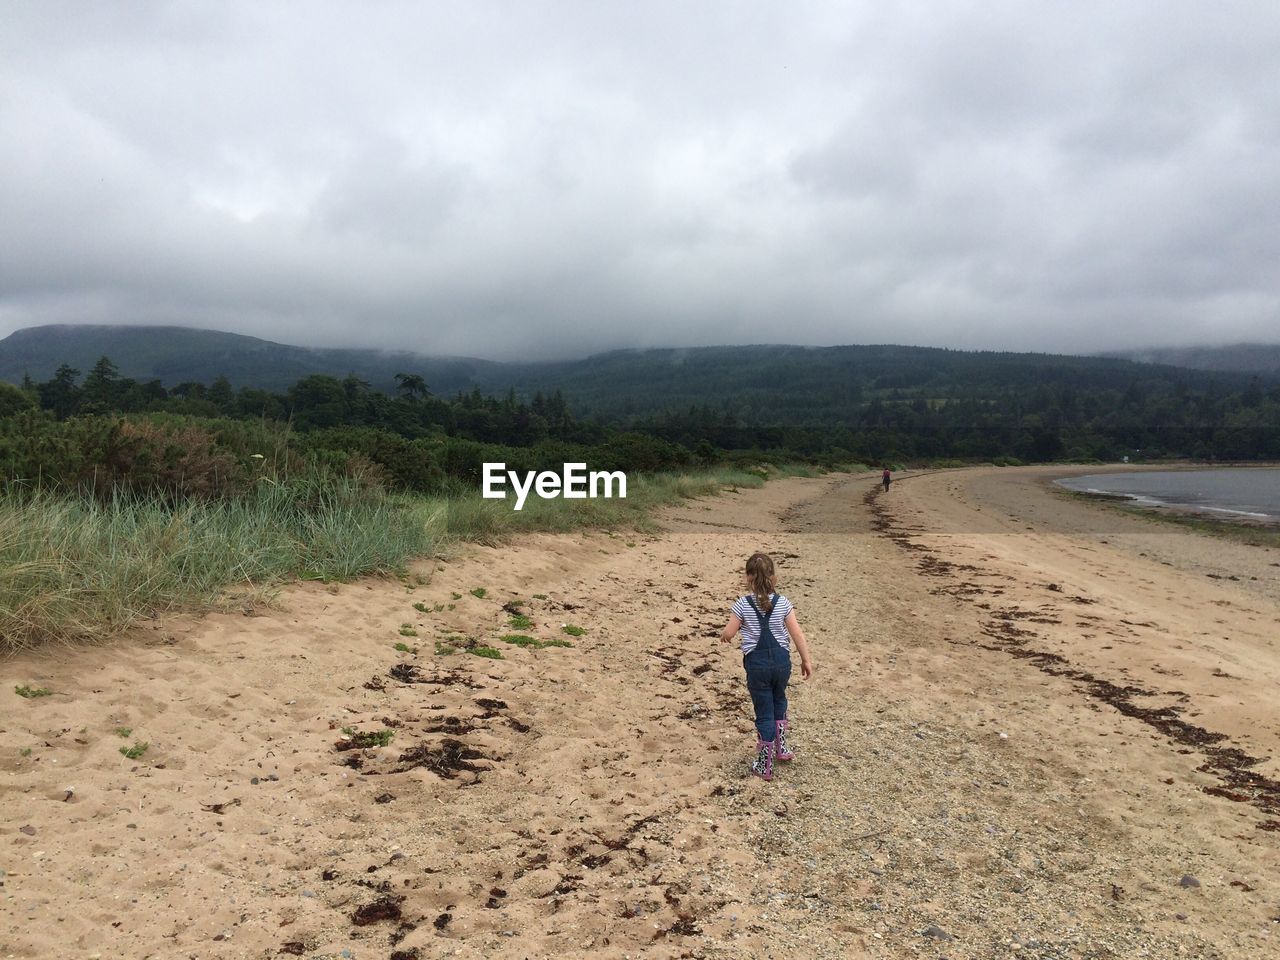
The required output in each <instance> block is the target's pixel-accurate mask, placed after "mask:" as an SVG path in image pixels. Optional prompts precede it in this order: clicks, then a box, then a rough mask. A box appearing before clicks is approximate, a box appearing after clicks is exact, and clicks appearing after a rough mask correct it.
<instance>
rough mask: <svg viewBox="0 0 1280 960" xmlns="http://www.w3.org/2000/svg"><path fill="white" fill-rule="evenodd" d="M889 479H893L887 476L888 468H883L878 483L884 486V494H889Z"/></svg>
mask: <svg viewBox="0 0 1280 960" xmlns="http://www.w3.org/2000/svg"><path fill="white" fill-rule="evenodd" d="M891 479H893V478H892V477H891V476H890V474H889V468H888V467H885V468H884V473H883V474H881V476H880V482H881V483H883V484H884V492H885V493H888V492H889V481H890V480H891Z"/></svg>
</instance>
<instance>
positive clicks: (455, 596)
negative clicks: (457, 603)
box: [449, 590, 462, 600]
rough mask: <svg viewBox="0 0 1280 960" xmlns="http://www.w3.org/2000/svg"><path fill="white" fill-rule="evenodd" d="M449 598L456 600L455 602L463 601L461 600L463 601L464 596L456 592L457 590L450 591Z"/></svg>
mask: <svg viewBox="0 0 1280 960" xmlns="http://www.w3.org/2000/svg"><path fill="white" fill-rule="evenodd" d="M449 596H450V597H451V598H452V599H454V600H461V599H462V594H460V593H458V591H456V590H450V591H449Z"/></svg>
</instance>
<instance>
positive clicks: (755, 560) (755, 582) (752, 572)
mask: <svg viewBox="0 0 1280 960" xmlns="http://www.w3.org/2000/svg"><path fill="white" fill-rule="evenodd" d="M747 578H748V579H749V580H750V581H751V592H752V593H754V594H755V597H756V605H757V606H758V607H759V608H760V612H761V613H763V614H764V615H765V616H766V617H767V616H768V615H769V614H770V613H771V612H772V611H773V581H774V579H775V577H774V573H773V560H772V558H770V556H769V555H768V554H767V553H753V554H752V555H751V557H750V558H749V559H748V560H747Z"/></svg>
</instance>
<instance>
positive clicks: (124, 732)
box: [116, 727, 133, 740]
mask: <svg viewBox="0 0 1280 960" xmlns="http://www.w3.org/2000/svg"><path fill="white" fill-rule="evenodd" d="M131 733H133V727H116V736H117V737H124V738H125V739H126V740H128V739H129V734H131Z"/></svg>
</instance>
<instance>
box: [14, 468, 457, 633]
mask: <svg viewBox="0 0 1280 960" xmlns="http://www.w3.org/2000/svg"><path fill="white" fill-rule="evenodd" d="M430 508H431V505H430V504H427V503H424V502H422V501H415V500H412V499H409V498H397V497H388V496H383V495H381V494H376V495H375V494H372V493H371V492H370V491H368V490H364V489H361V488H360V487H359V486H358V485H357V484H355V483H353V482H350V481H344V480H340V479H330V480H308V481H295V482H290V483H282V484H272V483H267V482H264V483H261V484H260V485H259V486H258V487H257V488H256V489H255V490H254V491H253V492H252V493H250V494H249V495H247V496H245V497H243V498H237V499H234V500H222V501H195V500H193V501H188V502H187V503H184V504H182V505H181V506H178V507H173V506H170V505H167V504H166V503H164V502H163V501H161V500H158V499H149V500H148V499H141V500H140V499H128V498H124V497H117V498H115V499H112V500H109V501H107V502H98V501H95V500H93V499H90V498H83V497H75V496H64V495H57V494H51V493H35V494H29V495H12V494H11V495H8V496H5V497H3V498H0V650H3V649H6V648H7V649H10V650H12V649H17V648H21V647H26V646H30V645H32V644H35V643H38V642H41V641H46V640H64V641H72V640H94V639H102V638H105V637H109V636H111V635H113V634H115V633H117V632H119V631H120V630H122V629H124V628H125V627H127V626H129V625H130V624H131V623H133V622H135V621H136V620H138V619H139V618H142V617H147V616H151V615H154V614H156V613H160V612H163V611H166V610H173V609H176V608H181V607H192V606H194V607H202V608H210V607H213V608H216V607H218V606H221V605H226V604H228V603H230V602H234V601H236V600H240V601H241V602H243V600H245V599H250V600H261V599H263V597H264V593H265V592H266V591H268V590H269V589H270V587H271V586H272V585H274V584H277V583H279V582H280V581H282V580H285V579H289V578H293V577H304V578H317V579H319V578H324V579H346V578H350V577H353V576H357V575H359V574H364V573H378V572H391V571H396V570H401V569H403V568H404V566H405V564H406V562H407V560H408V559H409V558H410V557H413V556H418V555H423V554H426V553H430V552H431V551H432V549H433V547H434V545H435V542H436V537H437V536H438V535H439V534H438V528H439V518H438V517H435V516H433V515H432V514H431V509H430Z"/></svg>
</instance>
